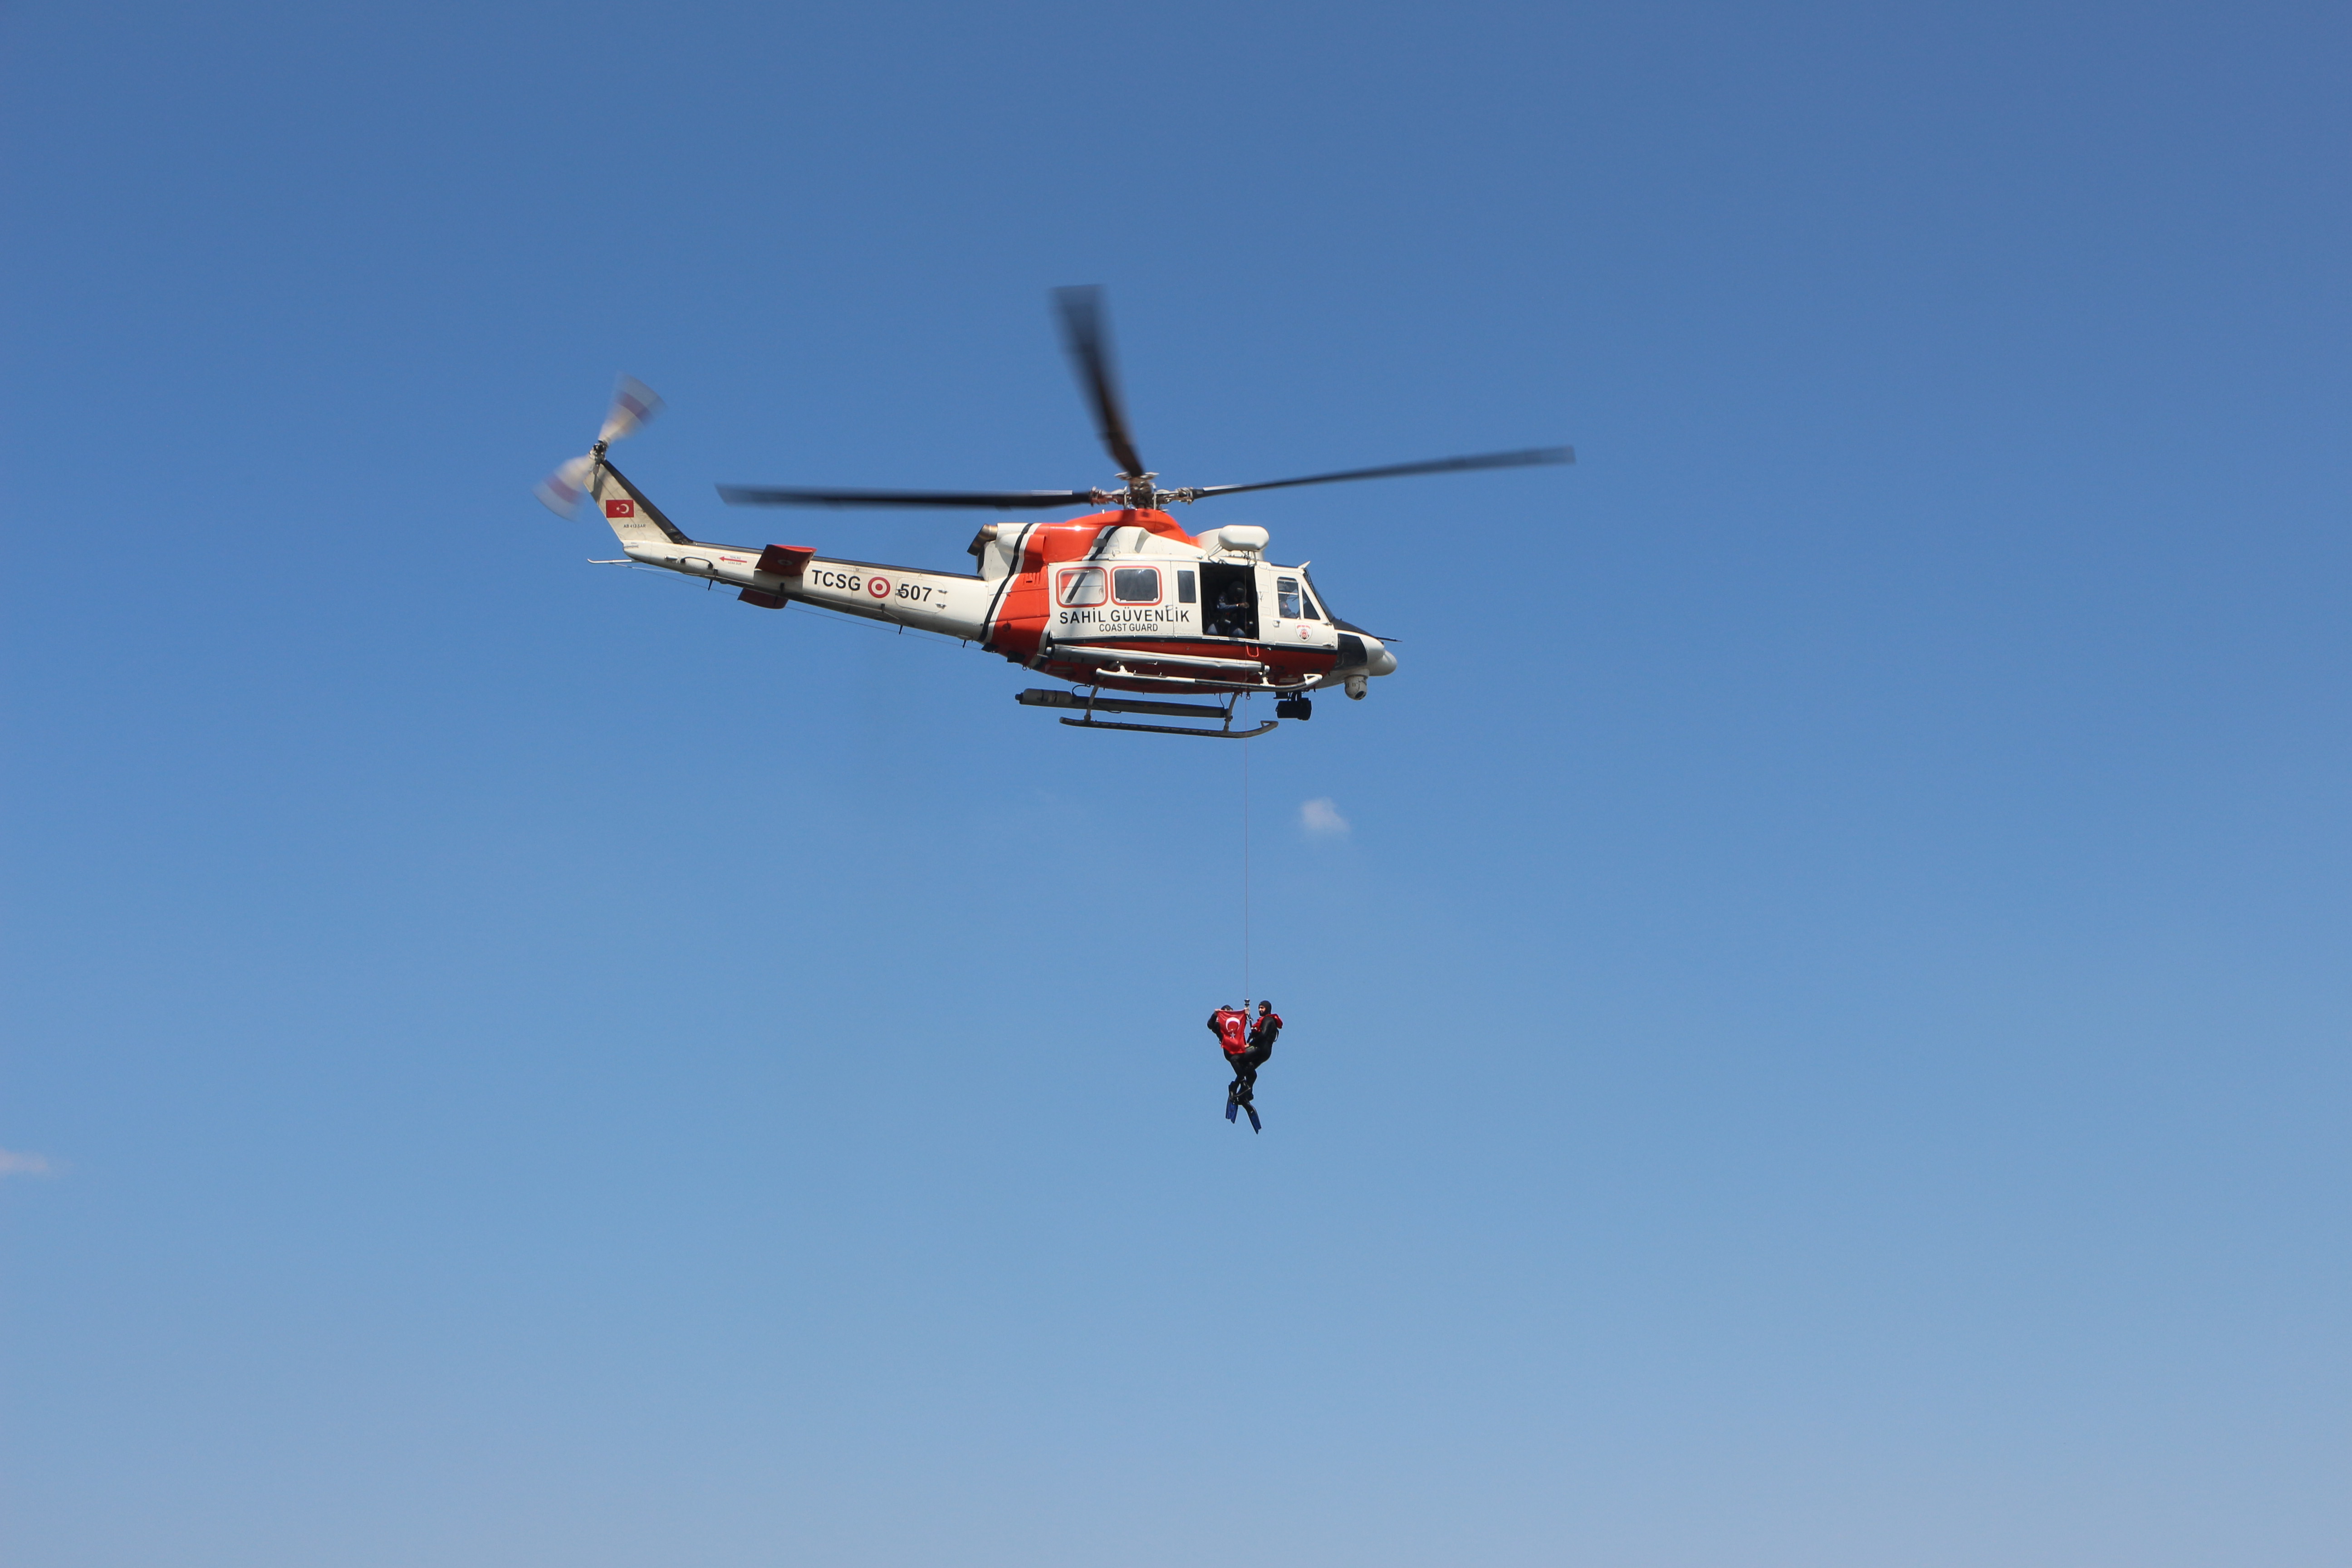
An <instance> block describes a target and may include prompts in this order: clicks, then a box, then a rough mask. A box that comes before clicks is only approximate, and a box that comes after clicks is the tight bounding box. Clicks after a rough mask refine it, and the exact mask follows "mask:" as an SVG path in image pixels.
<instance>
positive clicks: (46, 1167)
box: [0, 1149, 57, 1176]
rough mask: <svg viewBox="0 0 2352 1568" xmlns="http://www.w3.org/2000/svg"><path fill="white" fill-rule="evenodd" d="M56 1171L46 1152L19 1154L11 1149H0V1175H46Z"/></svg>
mask: <svg viewBox="0 0 2352 1568" xmlns="http://www.w3.org/2000/svg"><path fill="white" fill-rule="evenodd" d="M56 1171H57V1167H56V1166H55V1165H52V1164H50V1163H49V1160H48V1156H47V1155H46V1154H19V1153H17V1152H16V1151H14V1150H12V1149H0V1176H47V1175H52V1174H54V1173H56Z"/></svg>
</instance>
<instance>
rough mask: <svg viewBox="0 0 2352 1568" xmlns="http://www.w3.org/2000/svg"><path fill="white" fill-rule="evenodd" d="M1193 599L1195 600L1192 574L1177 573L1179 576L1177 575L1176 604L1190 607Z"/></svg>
mask: <svg viewBox="0 0 2352 1568" xmlns="http://www.w3.org/2000/svg"><path fill="white" fill-rule="evenodd" d="M1193 598H1194V595H1193V593H1192V574H1191V573H1190V572H1179V573H1177V574H1176V602H1177V603H1178V604H1180V605H1189V604H1191V603H1192V601H1193Z"/></svg>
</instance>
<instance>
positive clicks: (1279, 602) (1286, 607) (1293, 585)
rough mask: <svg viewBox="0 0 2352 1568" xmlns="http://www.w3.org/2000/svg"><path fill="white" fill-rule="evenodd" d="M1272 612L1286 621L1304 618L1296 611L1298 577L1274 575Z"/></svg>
mask: <svg viewBox="0 0 2352 1568" xmlns="http://www.w3.org/2000/svg"><path fill="white" fill-rule="evenodd" d="M1274 613H1275V615H1276V616H1278V617H1279V618H1281V619H1283V620H1286V621H1297V620H1304V619H1305V618H1306V617H1305V616H1301V615H1300V614H1299V612H1298V579H1297V578H1296V577H1276V579H1275V580H1274Z"/></svg>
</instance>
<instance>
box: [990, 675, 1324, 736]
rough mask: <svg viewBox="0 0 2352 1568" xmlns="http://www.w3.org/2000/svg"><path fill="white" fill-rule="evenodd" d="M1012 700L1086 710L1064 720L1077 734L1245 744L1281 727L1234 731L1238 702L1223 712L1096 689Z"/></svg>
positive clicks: (1271, 724) (1030, 693) (1019, 695)
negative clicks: (1132, 716)
mask: <svg viewBox="0 0 2352 1568" xmlns="http://www.w3.org/2000/svg"><path fill="white" fill-rule="evenodd" d="M1013 700H1014V701H1015V702H1018V703H1021V704H1022V705H1023V706H1024V707H1029V708H1076V709H1081V710H1084V712H1085V714H1086V716H1085V717H1084V718H1082V719H1065V720H1063V721H1062V722H1063V723H1065V724H1067V725H1069V726H1070V728H1072V729H1074V730H1133V731H1139V732H1140V733H1143V734H1149V735H1203V736H1206V737H1207V738H1208V739H1210V740H1212V741H1246V740H1248V739H1249V738H1250V737H1251V736H1253V735H1263V734H1265V732H1266V731H1268V730H1271V729H1273V728H1275V727H1276V725H1278V724H1280V723H1281V722H1282V721H1280V720H1279V719H1268V720H1267V721H1265V723H1263V724H1260V725H1259V726H1258V727H1257V728H1255V730H1236V729H1234V706H1235V704H1236V703H1237V702H1238V701H1239V699H1238V698H1228V699H1226V700H1225V704H1224V706H1223V707H1222V708H1218V707H1213V706H1211V705H1209V704H1207V703H1203V702H1138V701H1134V700H1130V699H1129V698H1124V697H1105V696H1103V695H1102V694H1101V692H1100V690H1099V689H1097V690H1096V691H1095V692H1093V693H1091V694H1089V695H1087V696H1083V697H1082V696H1080V695H1079V694H1078V693H1076V692H1075V691H1048V690H1045V689H1037V688H1033V689H1030V690H1027V691H1019V692H1015V693H1014V694H1013ZM1097 713H1143V714H1148V715H1150V716H1152V717H1154V718H1167V719H1214V720H1217V721H1219V724H1220V727H1219V728H1217V729H1214V730H1198V729H1193V728H1192V727H1191V726H1189V725H1181V724H1118V723H1113V722H1111V721H1108V720H1102V719H1097V718H1096V717H1095V715H1096V714H1097Z"/></svg>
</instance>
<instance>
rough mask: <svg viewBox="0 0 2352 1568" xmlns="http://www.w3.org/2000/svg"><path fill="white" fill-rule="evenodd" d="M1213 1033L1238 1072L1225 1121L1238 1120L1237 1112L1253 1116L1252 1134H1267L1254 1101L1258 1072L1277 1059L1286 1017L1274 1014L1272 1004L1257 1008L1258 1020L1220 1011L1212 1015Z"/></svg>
mask: <svg viewBox="0 0 2352 1568" xmlns="http://www.w3.org/2000/svg"><path fill="white" fill-rule="evenodd" d="M1209 1032H1210V1033H1212V1034H1213V1035H1215V1036H1216V1037H1217V1045H1218V1047H1219V1048H1220V1049H1222V1050H1223V1052H1224V1053H1225V1061H1226V1063H1227V1065H1229V1066H1230V1067H1231V1068H1233V1069H1234V1081H1233V1082H1232V1083H1230V1084H1228V1085H1226V1086H1225V1120H1226V1121H1232V1120H1234V1112H1235V1111H1237V1110H1246V1111H1248V1112H1249V1119H1250V1130H1251V1131H1254V1132H1256V1131H1265V1123H1264V1122H1262V1121H1259V1120H1258V1116H1257V1107H1256V1105H1255V1104H1254V1103H1252V1102H1253V1100H1255V1093H1256V1089H1257V1069H1258V1068H1262V1067H1264V1066H1265V1063H1266V1058H1269V1057H1271V1056H1273V1055H1274V1038H1275V1037H1276V1035H1279V1034H1281V1033H1282V1015H1281V1014H1279V1013H1277V1012H1276V1011H1275V1010H1274V1004H1273V1003H1271V1002H1261V1003H1259V1004H1258V1005H1257V1017H1256V1019H1255V1021H1253V1020H1252V1019H1251V1018H1250V1016H1249V1015H1248V1014H1247V1013H1245V1012H1243V1011H1241V1010H1240V1009H1238V1008H1234V1007H1220V1008H1218V1009H1217V1010H1216V1011H1215V1012H1213V1013H1212V1014H1210V1015H1209Z"/></svg>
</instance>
